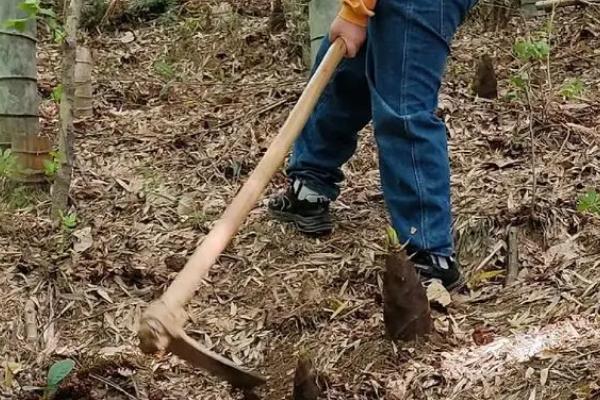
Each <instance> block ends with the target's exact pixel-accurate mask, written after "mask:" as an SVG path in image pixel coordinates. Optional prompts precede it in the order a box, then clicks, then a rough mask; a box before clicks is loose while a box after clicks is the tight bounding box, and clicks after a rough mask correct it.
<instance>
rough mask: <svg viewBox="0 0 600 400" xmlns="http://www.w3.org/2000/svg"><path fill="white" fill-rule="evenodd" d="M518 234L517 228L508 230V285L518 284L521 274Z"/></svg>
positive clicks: (512, 227)
mask: <svg viewBox="0 0 600 400" xmlns="http://www.w3.org/2000/svg"><path fill="white" fill-rule="evenodd" d="M518 234H519V231H518V229H517V227H516V226H511V227H510V228H509V230H508V257H507V263H506V285H507V286H508V285H511V284H512V283H514V282H516V280H517V276H518V274H519V249H518Z"/></svg>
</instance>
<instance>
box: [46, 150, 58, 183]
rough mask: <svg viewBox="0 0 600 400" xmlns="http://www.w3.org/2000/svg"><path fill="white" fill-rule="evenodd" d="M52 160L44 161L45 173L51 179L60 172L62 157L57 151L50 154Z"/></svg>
mask: <svg viewBox="0 0 600 400" xmlns="http://www.w3.org/2000/svg"><path fill="white" fill-rule="evenodd" d="M50 157H51V158H52V159H51V160H44V173H45V174H46V176H47V177H49V178H51V177H53V176H54V175H56V173H57V172H58V170H59V168H60V163H61V158H62V157H61V155H60V153H58V152H56V151H51V152H50Z"/></svg>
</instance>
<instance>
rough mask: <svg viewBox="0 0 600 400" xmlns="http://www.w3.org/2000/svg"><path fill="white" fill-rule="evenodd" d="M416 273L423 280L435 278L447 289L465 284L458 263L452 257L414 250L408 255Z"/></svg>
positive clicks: (457, 287)
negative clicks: (414, 251)
mask: <svg viewBox="0 0 600 400" xmlns="http://www.w3.org/2000/svg"><path fill="white" fill-rule="evenodd" d="M410 259H411V261H412V262H413V264H414V265H415V269H416V270H417V274H418V275H419V277H420V278H421V279H422V280H424V281H428V280H432V279H437V280H439V281H441V282H442V285H444V287H445V288H446V289H448V290H454V289H459V288H460V287H462V286H463V285H464V284H465V281H464V278H463V276H462V274H461V272H460V268H459V266H458V263H457V262H456V260H455V259H454V258H453V257H442V256H436V255H433V254H429V253H425V252H416V253H414V254H413V255H412V256H411V257H410Z"/></svg>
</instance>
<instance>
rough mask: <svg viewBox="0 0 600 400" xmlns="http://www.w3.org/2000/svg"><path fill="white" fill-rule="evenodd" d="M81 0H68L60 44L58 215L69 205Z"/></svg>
mask: <svg viewBox="0 0 600 400" xmlns="http://www.w3.org/2000/svg"><path fill="white" fill-rule="evenodd" d="M81 4H82V0H71V2H70V5H69V10H68V13H67V20H66V23H65V34H66V37H65V41H64V45H63V51H64V53H63V68H62V82H63V93H62V97H61V100H60V130H59V137H58V153H59V162H60V166H59V168H58V172H57V173H56V178H55V180H54V186H53V187H52V215H53V216H54V217H55V218H58V217H60V215H61V214H62V213H64V212H65V211H66V210H67V207H68V205H69V189H70V187H71V176H72V174H73V160H74V159H75V156H74V153H73V140H74V137H75V127H74V126H73V101H74V98H75V84H74V74H75V59H76V53H77V28H78V27H79V20H80V19H81Z"/></svg>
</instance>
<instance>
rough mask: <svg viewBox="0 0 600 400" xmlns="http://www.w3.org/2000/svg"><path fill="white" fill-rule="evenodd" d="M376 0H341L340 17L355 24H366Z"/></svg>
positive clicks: (371, 14)
mask: <svg viewBox="0 0 600 400" xmlns="http://www.w3.org/2000/svg"><path fill="white" fill-rule="evenodd" d="M376 3H377V0H342V9H341V10H340V14H339V15H340V17H342V18H343V19H345V20H346V21H349V22H352V23H354V24H356V25H360V26H367V23H368V21H369V17H371V16H373V15H375V14H374V13H373V9H374V8H375V4H376Z"/></svg>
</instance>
